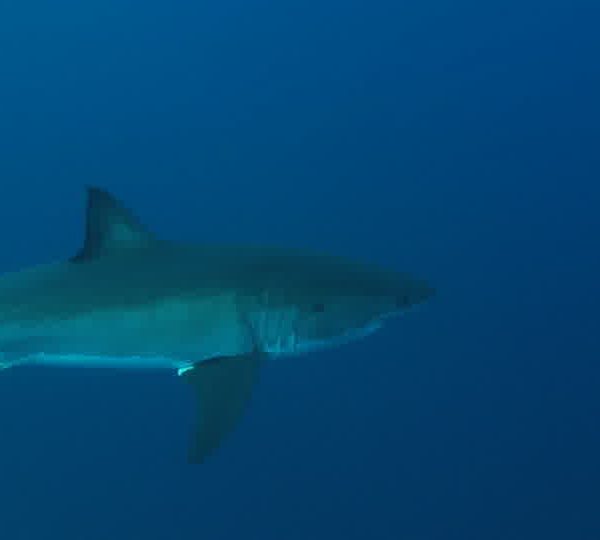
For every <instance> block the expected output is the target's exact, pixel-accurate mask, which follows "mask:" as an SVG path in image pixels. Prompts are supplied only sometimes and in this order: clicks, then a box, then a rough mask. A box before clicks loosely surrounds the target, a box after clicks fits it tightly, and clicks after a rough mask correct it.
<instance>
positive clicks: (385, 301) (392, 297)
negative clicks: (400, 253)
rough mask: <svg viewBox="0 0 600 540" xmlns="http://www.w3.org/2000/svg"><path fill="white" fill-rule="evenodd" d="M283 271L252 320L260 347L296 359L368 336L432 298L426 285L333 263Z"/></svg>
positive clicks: (298, 264) (307, 263)
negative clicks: (293, 356) (385, 323)
mask: <svg viewBox="0 0 600 540" xmlns="http://www.w3.org/2000/svg"><path fill="white" fill-rule="evenodd" d="M284 266H286V267H285V268H283V267H282V268H279V272H278V273H277V276H278V277H277V279H274V280H273V282H272V283H271V285H270V286H267V287H265V288H264V289H263V291H264V292H263V294H262V297H261V300H260V302H259V304H260V307H259V309H258V310H257V311H255V312H254V314H253V317H252V322H253V327H254V329H255V332H256V336H257V339H258V342H259V344H260V347H261V349H262V350H264V351H265V352H268V353H271V354H294V353H302V352H307V351H311V350H315V349H322V348H326V347H328V346H331V345H339V344H341V343H345V342H348V341H353V340H355V339H358V338H361V337H364V336H367V335H369V334H371V333H372V332H374V331H375V330H377V329H378V328H380V327H381V326H382V324H383V323H384V322H385V321H386V320H388V319H389V318H391V317H393V316H397V315H401V314H402V313H404V312H406V311H408V310H410V309H411V308H412V307H414V306H416V305H417V304H420V303H422V302H424V301H425V300H427V299H429V298H430V297H431V296H432V295H433V293H434V291H433V288H432V287H431V286H430V285H429V284H427V283H426V282H425V281H422V280H419V279H416V278H414V277H411V276H408V275H402V274H395V273H392V272H388V271H384V270H381V269H379V268H374V267H370V266H364V265H357V264H354V263H350V262H348V261H344V260H340V259H333V258H311V259H303V260H302V261H298V260H296V261H295V264H294V265H290V266H289V267H287V265H284Z"/></svg>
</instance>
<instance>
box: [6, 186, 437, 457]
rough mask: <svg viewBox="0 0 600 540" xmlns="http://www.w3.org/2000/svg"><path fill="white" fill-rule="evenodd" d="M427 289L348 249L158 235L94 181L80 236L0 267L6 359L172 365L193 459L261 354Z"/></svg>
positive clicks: (356, 327)
mask: <svg viewBox="0 0 600 540" xmlns="http://www.w3.org/2000/svg"><path fill="white" fill-rule="evenodd" d="M432 294H433V289H432V287H431V286H430V285H429V284H428V283H426V282H425V281H423V280H421V279H417V278H415V277H412V276H410V275H407V274H401V273H396V272H393V271H389V270H384V269H380V268H378V267H375V266H371V265H366V264H360V263H357V262H354V261H351V260H346V259H344V258H339V257H333V256H329V255H322V254H313V253H304V252H300V251H294V250H290V249H280V248H272V247H252V246H221V245H183V244H178V243H175V242H171V241H167V240H163V239H159V238H157V237H156V236H155V235H154V234H153V233H152V232H150V231H149V230H148V229H147V228H146V227H145V226H144V225H142V223H141V222H140V221H139V220H138V219H137V218H136V217H135V216H134V215H133V214H132V213H131V212H130V211H129V210H127V209H126V208H125V207H124V206H123V205H122V204H121V203H120V202H119V201H118V200H117V199H115V198H114V197H113V196H112V195H111V194H109V193H108V192H106V191H104V190H102V189H98V188H95V187H90V188H88V191H87V212H86V229H85V240H84V243H83V246H82V247H81V249H80V250H79V251H78V252H77V253H76V254H75V255H74V256H73V257H71V258H70V259H68V260H63V261H59V262H55V263H50V264H45V265H40V266H36V267H33V268H29V269H25V270H23V271H20V272H13V273H9V274H6V275H4V276H1V277H0V367H2V368H9V367H13V366H18V365H39V366H67V367H81V368H85V367H112V368H123V369H125V368H126V369H132V368H133V369H156V368H163V369H165V370H172V371H173V372H176V373H178V374H179V375H180V376H181V378H182V379H183V380H185V381H187V383H189V385H190V386H191V387H192V388H193V390H194V393H195V395H196V398H197V399H196V403H197V411H196V418H197V420H196V429H195V433H194V435H193V438H192V444H191V448H190V451H189V460H190V461H191V462H193V463H200V462H203V461H204V460H205V459H206V457H207V456H209V455H210V454H211V453H212V452H213V451H214V450H215V449H216V448H217V447H218V446H219V445H220V444H221V442H222V440H223V439H224V438H225V437H226V436H227V434H228V433H229V432H230V431H232V430H233V428H234V427H235V425H236V424H237V423H238V422H239V420H240V418H241V417H242V414H243V411H244V410H245V408H246V406H247V404H248V400H249V398H250V395H251V392H252V389H253V387H254V386H255V384H256V380H257V375H258V373H259V370H260V368H261V366H262V365H263V363H264V362H265V360H266V359H269V358H276V357H284V356H292V355H298V354H301V353H305V352H309V351H311V350H316V349H320V348H323V347H327V346H332V345H338V344H341V343H344V342H348V341H352V340H355V339H358V338H361V337H364V336H367V335H369V334H371V333H373V332H374V331H375V330H377V329H378V328H379V327H381V325H382V324H383V323H384V322H385V321H387V320H388V319H390V318H391V317H393V316H396V315H399V314H402V313H403V312H405V311H406V310H408V309H409V308H411V307H412V306H414V305H416V304H419V303H421V302H423V301H425V300H427V299H428V298H430V297H431V296H432Z"/></svg>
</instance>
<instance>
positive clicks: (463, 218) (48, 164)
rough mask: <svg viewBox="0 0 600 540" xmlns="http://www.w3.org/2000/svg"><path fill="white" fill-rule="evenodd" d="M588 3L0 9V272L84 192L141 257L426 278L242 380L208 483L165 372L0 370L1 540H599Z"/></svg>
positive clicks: (52, 249)
mask: <svg viewBox="0 0 600 540" xmlns="http://www.w3.org/2000/svg"><path fill="white" fill-rule="evenodd" d="M599 17H600V9H599V8H598V6H597V5H595V4H594V2H591V1H590V2H584V1H583V0H573V1H571V2H566V1H564V2H557V1H548V2H534V1H532V0H521V1H519V2H517V1H515V0H509V1H507V2H494V3H490V2H475V1H471V2H469V1H468V0H458V1H454V2H450V1H449V0H444V1H441V0H432V1H425V2H414V1H413V2H405V1H400V0H394V1H391V0H390V1H385V0H371V1H369V2H367V1H366V0H365V1H358V0H348V1H344V2H343V1H341V0H319V1H316V0H314V1H311V0H309V1H306V0H302V1H301V0H285V1H275V0H243V1H242V0H220V1H219V2H187V1H178V0H174V1H172V2H166V1H164V2H158V1H156V0H147V1H145V2H141V1H139V2H135V1H127V0H102V1H100V0H89V1H88V2H75V1H72V0H70V1H69V0H53V1H50V0H45V1H44V0H29V1H24V0H19V1H16V0H10V1H6V2H3V3H2V4H1V5H0V178H1V182H2V190H1V197H0V246H2V254H1V256H0V268H1V269H2V270H3V271H9V270H16V269H19V268H21V267H25V266H28V265H31V264H37V263H40V262H45V261H50V260H55V259H60V258H66V257H68V256H70V255H72V254H73V253H74V252H75V251H76V250H77V248H78V247H79V245H80V242H81V238H82V212H83V195H84V192H83V188H84V186H85V185H86V184H97V185H100V186H102V187H104V188H107V189H110V190H112V191H113V192H114V193H115V194H116V195H117V196H119V197H120V198H122V199H123V200H125V201H126V203H127V205H128V206H130V207H131V208H133V209H134V210H135V212H136V213H137V214H138V215H139V216H140V217H141V218H142V219H143V221H144V222H145V223H147V224H148V225H149V226H150V227H151V228H153V229H154V230H155V231H156V232H157V234H159V235H160V236H162V237H165V238H173V239H178V240H197V241H203V240H210V241H223V242H229V241H232V242H233V241H234V242H239V241H241V242H268V243H275V244H283V245H292V246H297V247H310V248H313V249H315V248H316V249H320V250H325V251H331V252H334V253H338V254H341V255H351V256H353V257H358V258H362V259H365V260H369V261H374V262H377V263H380V264H385V265H389V266H392V267H395V268H398V269H400V270H407V271H412V272H415V273H417V274H418V275H422V276H423V277H427V278H428V279H430V280H431V281H432V282H433V283H434V284H435V285H436V287H437V288H438V291H439V294H438V296H437V297H436V298H435V300H433V301H431V302H430V303H429V304H428V305H426V306H423V307H422V309H419V310H417V311H415V312H414V313H411V314H409V315H407V316H406V318H405V319H404V320H401V321H398V322H397V323H396V324H393V325H390V326H388V327H387V328H385V329H384V330H383V331H382V332H380V333H379V334H377V335H375V336H372V337H370V338H369V339H367V340H364V341H362V342H360V343H357V344H354V345H349V346H346V347H344V348H339V349H336V350H334V351H329V352H326V353H325V352H324V353H321V354H314V355H311V356H306V357H303V358H299V359H295V360H294V361H289V362H282V363H276V364H271V365H269V366H268V368H267V369H266V370H265V371H264V373H263V377H262V379H261V382H260V386H259V388H258V390H257V392H256V396H255V399H254V401H253V404H252V407H251V410H250V411H249V414H248V416H247V417H246V418H245V420H244V422H243V425H242V426H241V427H240V429H239V430H238V431H236V433H235V434H234V436H233V437H232V438H231V439H230V440H229V441H228V442H227V444H225V445H224V446H223V448H222V450H221V451H220V452H219V453H218V454H217V455H216V456H215V457H214V458H213V459H212V460H211V461H210V462H208V463H206V464H205V465H204V466H201V467H190V466H188V465H187V464H186V463H185V451H186V450H185V449H186V444H187V439H188V436H189V427H190V424H191V421H192V407H191V405H192V398H191V396H190V395H189V394H188V392H187V390H188V389H187V388H184V386H183V385H182V383H181V381H179V380H177V378H176V377H175V376H171V375H168V374H166V373H165V374H156V373H152V374H137V373H136V374H131V373H119V372H112V371H96V370H87V371H86V370H84V371H76V370H60V369H56V370H41V369H40V370H37V369H22V370H16V369H15V370H14V371H11V372H8V371H7V372H4V373H2V374H1V377H0V411H2V412H1V413H0V464H1V465H0V470H1V474H0V538H2V539H7V540H106V539H111V540H121V539H128V540H133V539H144V540H163V539H165V540H167V539H175V538H176V539H178V540H187V539H203V540H209V539H210V540H215V539H217V540H221V539H227V540H229V539H240V538H243V539H260V540H288V539H289V540H296V539H302V540H304V539H325V538H326V539H337V538H339V539H344V540H354V539H357V540H365V539H376V540H379V539H382V540H388V539H390V540H395V539H406V540H453V539H456V540H471V539H473V540H481V539H485V540H496V539H498V540H507V539H511V540H535V539H544V540H552V539H560V540H564V539H571V540H595V539H600V491H599V487H598V486H599V485H600V464H599V455H600V430H599V428H598V419H599V416H600V396H599V388H600V367H599V361H600V354H599V353H600V337H599V329H600V324H599V323H600V318H599V316H598V308H599V306H600V287H599V285H598V276H599V275H600V253H599V249H598V248H599V238H600V217H599V213H598V208H599V203H600V186H599V184H598V182H599V178H600V161H599V158H598V143H599V141H600V128H599V125H600V122H599V121H600V105H599V100H598V96H599V95H600V68H599V67H598V58H599V53H600V36H599V33H598V30H597V21H598V19H599Z"/></svg>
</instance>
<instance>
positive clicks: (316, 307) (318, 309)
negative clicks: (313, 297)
mask: <svg viewBox="0 0 600 540" xmlns="http://www.w3.org/2000/svg"><path fill="white" fill-rule="evenodd" d="M324 311H325V304H323V303H322V302H317V303H316V304H313V305H312V312H313V313H323V312H324Z"/></svg>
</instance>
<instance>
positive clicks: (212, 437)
mask: <svg viewBox="0 0 600 540" xmlns="http://www.w3.org/2000/svg"><path fill="white" fill-rule="evenodd" d="M261 363H262V362H261V358H260V356H259V355H257V354H251V355H245V356H231V357H221V358H215V359H212V360H207V361H204V362H200V363H198V364H196V365H195V366H194V367H193V368H191V369H188V370H186V371H184V372H183V373H182V374H181V376H182V377H183V378H184V379H186V380H187V381H188V382H189V383H190V384H191V385H192V387H193V388H194V392H195V394H196V400H197V401H196V402H197V411H196V414H197V417H196V432H195V434H194V437H193V441H192V445H191V449H190V453H189V460H190V462H191V463H202V462H203V461H204V460H205V459H206V458H207V457H208V456H209V455H210V454H212V453H213V451H214V450H216V449H217V447H218V446H219V445H220V444H221V442H222V440H223V439H224V438H225V437H226V436H227V435H228V434H229V433H230V432H231V431H232V430H233V429H234V428H235V426H236V425H237V423H238V421H239V420H240V419H241V417H242V414H243V412H244V410H245V408H246V405H247V404H248V401H249V400H250V396H251V394H252V388H253V387H254V384H255V383H256V380H257V378H258V371H259V368H260V365H261Z"/></svg>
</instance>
